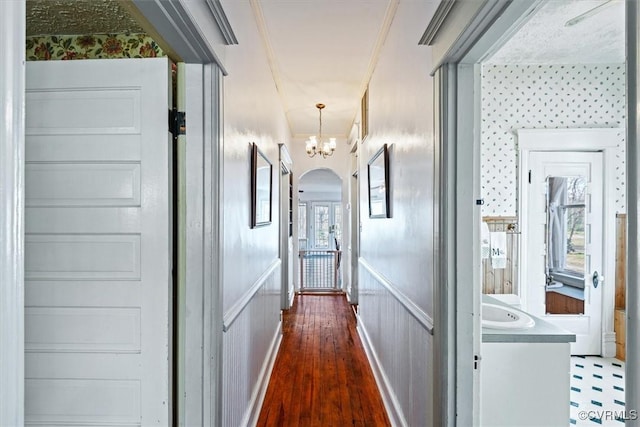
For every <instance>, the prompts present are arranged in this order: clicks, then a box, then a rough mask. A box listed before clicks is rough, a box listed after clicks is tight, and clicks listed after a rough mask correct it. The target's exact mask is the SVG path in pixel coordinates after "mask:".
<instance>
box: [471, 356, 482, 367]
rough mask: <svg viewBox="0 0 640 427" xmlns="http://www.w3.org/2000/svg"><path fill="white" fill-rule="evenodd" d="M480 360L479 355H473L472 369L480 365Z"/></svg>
mask: <svg viewBox="0 0 640 427" xmlns="http://www.w3.org/2000/svg"><path fill="white" fill-rule="evenodd" d="M480 359H481V357H480V356H479V355H477V354H474V355H473V369H478V366H479V365H480Z"/></svg>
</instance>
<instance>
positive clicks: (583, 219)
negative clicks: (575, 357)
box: [523, 152, 604, 355]
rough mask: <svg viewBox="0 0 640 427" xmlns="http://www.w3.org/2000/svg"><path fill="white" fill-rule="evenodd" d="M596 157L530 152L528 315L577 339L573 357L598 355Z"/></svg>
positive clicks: (599, 199) (599, 188) (599, 179)
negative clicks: (570, 333) (542, 319)
mask: <svg viewBox="0 0 640 427" xmlns="http://www.w3.org/2000/svg"><path fill="white" fill-rule="evenodd" d="M602 162H603V159H602V153H598V152H591V153H588V152H531V153H530V154H529V165H530V167H531V186H530V191H529V195H528V197H529V211H530V212H529V224H528V225H527V239H526V241H523V244H526V245H527V246H528V251H527V253H528V254H529V255H528V259H527V260H526V261H527V262H528V264H529V265H528V267H527V271H528V277H527V281H528V283H527V309H528V310H529V311H530V312H531V313H532V314H534V315H536V316H538V317H541V318H544V319H545V320H547V321H549V322H551V323H553V324H555V325H557V326H559V327H561V328H563V329H566V330H568V331H571V332H573V333H575V334H576V342H575V343H572V345H571V353H572V354H579V355H585V354H598V355H599V354H600V353H601V348H602V347H601V343H602V287H601V286H597V285H596V286H594V284H593V281H592V280H591V277H592V275H593V273H594V272H596V271H598V272H600V274H601V273H602V265H603V259H602V256H603V254H602V246H603V226H604V223H603V216H602V215H603V213H602V209H603V170H602V164H603V163H602Z"/></svg>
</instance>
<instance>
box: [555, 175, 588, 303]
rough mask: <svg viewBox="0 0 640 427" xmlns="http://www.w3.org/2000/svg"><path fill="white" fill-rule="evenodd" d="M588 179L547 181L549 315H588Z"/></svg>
mask: <svg viewBox="0 0 640 427" xmlns="http://www.w3.org/2000/svg"><path fill="white" fill-rule="evenodd" d="M586 201H587V179H586V177H584V176H550V177H548V178H547V227H546V229H547V233H546V260H547V262H546V267H547V271H546V277H547V286H546V291H547V292H546V305H547V310H546V311H547V313H549V314H560V313H561V314H584V277H585V271H586V268H587V265H586V261H587V257H586V244H587V235H588V233H587V231H588V229H587V224H586Z"/></svg>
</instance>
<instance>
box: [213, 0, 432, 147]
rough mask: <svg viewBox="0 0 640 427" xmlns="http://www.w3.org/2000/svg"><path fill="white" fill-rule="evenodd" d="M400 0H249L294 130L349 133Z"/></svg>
mask: <svg viewBox="0 0 640 427" xmlns="http://www.w3.org/2000/svg"><path fill="white" fill-rule="evenodd" d="M233 1H237V0H228V1H227V2H225V1H223V2H222V4H223V5H225V3H228V2H233ZM397 2H398V0H368V1H366V2H364V1H353V0H350V1H345V0H323V1H317V0H300V1H291V0H251V7H252V9H253V12H254V16H255V22H257V25H258V27H259V28H258V29H259V32H260V34H261V36H262V38H263V43H264V45H265V46H266V47H267V55H268V57H269V62H270V65H271V71H272V73H273V76H274V80H275V82H276V86H277V88H278V92H279V94H280V98H281V100H282V104H283V106H284V109H285V112H286V115H287V120H288V122H289V127H290V130H291V133H292V135H293V136H294V137H299V138H306V137H307V136H309V135H310V134H317V129H318V120H319V119H318V115H319V114H318V110H317V109H316V107H315V105H316V104H317V103H323V104H325V105H326V108H325V109H324V110H323V112H322V128H323V136H335V137H338V138H346V137H347V136H348V135H349V133H350V131H351V127H352V125H353V121H354V119H355V117H356V113H357V111H358V107H359V105H360V99H361V98H362V95H363V94H364V91H365V89H366V85H367V82H368V81H369V79H370V77H371V74H372V73H373V68H374V67H375V64H376V60H377V57H378V54H379V50H380V48H381V47H382V44H383V42H384V40H385V37H386V35H387V33H388V30H389V27H390V25H391V21H392V20H393V16H394V13H395V10H396V7H397ZM427 22H428V19H427V18H425V27H426V23H427ZM232 25H233V23H232ZM240 25H244V23H240ZM417 42H418V40H416V43H417Z"/></svg>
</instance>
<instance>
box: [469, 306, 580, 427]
mask: <svg viewBox="0 0 640 427" xmlns="http://www.w3.org/2000/svg"><path fill="white" fill-rule="evenodd" d="M483 298H484V297H483ZM494 301H496V300H494V299H491V300H490V302H492V303H493V302H494ZM532 317H533V318H534V320H535V322H536V324H535V326H534V327H532V328H531V329H526V330H494V329H489V328H483V330H482V344H481V347H480V350H481V353H480V355H481V361H480V425H481V426H482V427H494V426H504V427H516V426H517V427H526V426H531V427H541V426H544V427H554V426H562V427H566V426H567V425H569V416H570V415H569V410H570V403H569V393H570V364H571V353H570V350H571V349H570V344H569V343H570V342H574V341H575V335H574V334H572V333H570V332H567V331H564V330H561V329H559V328H557V327H555V326H554V325H552V324H550V323H547V322H545V321H544V320H541V319H539V318H536V317H534V316H532Z"/></svg>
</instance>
